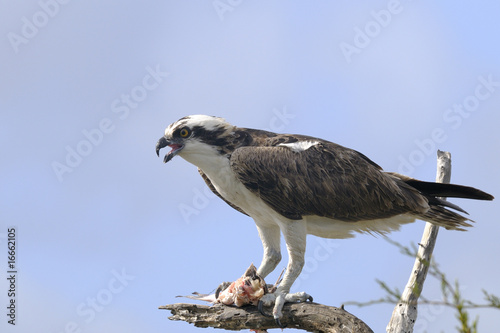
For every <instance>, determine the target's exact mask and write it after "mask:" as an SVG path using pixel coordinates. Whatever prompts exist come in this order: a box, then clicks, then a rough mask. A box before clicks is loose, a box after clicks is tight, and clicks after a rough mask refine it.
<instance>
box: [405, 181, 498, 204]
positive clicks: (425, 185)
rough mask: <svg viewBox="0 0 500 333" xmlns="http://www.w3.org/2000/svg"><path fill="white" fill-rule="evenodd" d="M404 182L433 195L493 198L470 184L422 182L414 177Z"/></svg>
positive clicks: (477, 198)
mask: <svg viewBox="0 0 500 333" xmlns="http://www.w3.org/2000/svg"><path fill="white" fill-rule="evenodd" d="M405 183H407V184H408V185H410V186H412V187H414V188H416V189H417V190H419V191H420V192H422V193H425V194H427V195H431V196H434V197H449V198H464V199H476V200H493V199H494V197H493V196H492V195H491V194H488V193H486V192H483V191H481V190H478V189H477V188H474V187H470V186H463V185H455V184H443V183H433V182H424V181H421V180H416V179H412V180H406V181H405Z"/></svg>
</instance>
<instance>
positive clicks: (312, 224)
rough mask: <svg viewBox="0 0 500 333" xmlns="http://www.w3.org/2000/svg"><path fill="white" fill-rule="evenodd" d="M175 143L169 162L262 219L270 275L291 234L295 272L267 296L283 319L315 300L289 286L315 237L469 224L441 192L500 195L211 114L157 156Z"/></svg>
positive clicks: (193, 120)
mask: <svg viewBox="0 0 500 333" xmlns="http://www.w3.org/2000/svg"><path fill="white" fill-rule="evenodd" d="M167 146H168V147H170V148H171V150H170V151H169V152H168V153H167V154H166V155H165V158H164V162H165V163H167V162H169V161H170V160H171V159H172V158H173V157H174V156H177V155H179V156H181V157H182V158H184V159H185V160H186V161H188V162H190V163H192V164H194V165H196V166H197V167H198V171H199V172H200V174H201V176H202V177H203V179H204V180H205V182H206V184H207V185H208V187H210V189H211V190H212V191H213V192H214V193H215V194H216V195H217V196H219V197H220V198H221V199H222V200H224V201H225V202H226V203H228V204H229V205H230V206H231V207H233V208H234V209H236V210H238V211H239V212H241V213H243V214H246V215H249V216H250V217H252V218H253V219H254V221H255V224H256V226H257V230H258V232H259V236H260V238H261V240H262V245H263V247H264V255H263V259H262V263H261V264H260V266H259V268H258V270H257V273H258V274H259V275H260V276H262V277H263V278H265V277H266V276H267V275H268V274H269V273H271V272H272V271H273V270H274V269H275V268H276V266H277V265H278V263H279V262H280V260H281V253H280V238H281V235H280V234H281V233H282V234H283V236H284V239H285V242H286V247H287V251H288V255H289V262H288V266H287V270H286V273H285V275H284V277H283V280H282V282H281V284H280V286H279V287H278V289H277V290H276V291H275V292H274V293H271V294H266V295H265V296H264V297H263V299H262V301H263V303H264V304H265V305H270V304H272V303H273V302H274V308H273V315H274V318H275V319H276V320H277V322H278V323H279V318H280V317H281V316H282V312H281V309H282V307H283V305H284V303H285V302H289V301H306V300H308V299H309V300H312V298H311V297H310V296H309V295H308V294H306V293H295V294H290V293H289V291H290V287H291V286H292V284H293V283H294V281H295V280H296V279H297V277H298V276H299V274H300V272H301V270H302V267H303V266H304V254H305V249H306V236H307V234H312V235H316V236H319V237H325V238H349V237H353V236H354V234H355V233H375V234H385V233H387V232H390V231H393V230H397V229H399V227H400V225H401V224H405V223H409V222H413V221H415V219H420V220H425V221H428V222H430V223H433V224H435V225H438V226H441V227H444V228H446V229H454V230H464V229H463V228H464V227H468V226H470V224H469V223H468V222H471V220H469V219H468V218H466V217H464V216H462V215H460V214H458V213H456V212H454V211H452V210H450V208H451V209H453V210H456V211H459V212H462V213H465V211H464V210H463V209H461V208H460V207H458V206H456V205H454V204H452V203H450V202H448V201H446V200H443V199H440V198H439V197H458V198H469V199H479V200H493V196H491V195H490V194H488V193H485V192H483V191H480V190H478V189H475V188H472V187H467V186H461V185H453V184H441V183H433V182H424V181H419V180H416V179H413V178H410V177H407V176H403V175H400V174H397V173H392V172H384V171H382V168H381V167H380V166H378V165H377V164H376V163H374V162H373V161H371V160H370V159H369V158H368V157H366V156H365V155H363V154H361V153H359V152H357V151H355V150H352V149H349V148H346V147H343V146H340V145H338V144H335V143H332V142H329V141H326V140H322V139H319V138H314V137H310V136H305V135H291V134H277V133H272V132H268V131H262V130H256V129H249V128H240V127H236V126H233V125H231V124H229V123H227V122H226V121H225V120H224V119H222V118H218V117H212V116H205V115H192V116H187V117H184V118H181V119H179V120H178V121H176V122H174V123H173V124H171V125H169V126H168V127H167V128H166V130H165V135H164V136H163V137H162V138H160V140H159V141H158V143H157V145H156V153H157V155H159V152H160V149H162V148H164V147H167ZM261 304H262V303H261ZM261 304H260V305H261Z"/></svg>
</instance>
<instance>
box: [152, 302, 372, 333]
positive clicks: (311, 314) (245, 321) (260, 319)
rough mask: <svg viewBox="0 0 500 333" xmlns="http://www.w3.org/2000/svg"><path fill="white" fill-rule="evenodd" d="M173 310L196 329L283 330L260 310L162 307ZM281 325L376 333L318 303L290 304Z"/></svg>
mask: <svg viewBox="0 0 500 333" xmlns="http://www.w3.org/2000/svg"><path fill="white" fill-rule="evenodd" d="M159 309H163V310H170V311H171V313H172V316H171V317H169V319H171V320H183V321H186V322H188V323H192V324H194V326H196V327H214V328H222V329H226V330H233V331H239V330H248V329H254V330H264V329H270V328H279V327H278V326H277V325H276V322H275V321H274V319H273V318H272V317H266V316H263V315H262V314H260V312H259V311H258V309H257V307H255V306H245V307H241V308H238V307H233V306H227V305H222V304H216V305H213V306H207V305H197V304H186V303H176V304H170V305H165V306H160V307H159ZM281 322H282V323H283V324H284V325H286V327H287V328H296V329H302V330H305V331H308V332H317V333H351V332H357V333H372V332H373V331H372V330H371V329H370V328H369V327H368V326H367V325H366V324H365V323H364V322H363V321H361V320H360V319H358V318H357V317H355V316H354V315H352V314H350V313H349V312H347V311H345V310H344V309H341V308H336V307H331V306H326V305H321V304H317V303H310V302H307V303H287V304H285V307H284V309H283V319H282V320H281Z"/></svg>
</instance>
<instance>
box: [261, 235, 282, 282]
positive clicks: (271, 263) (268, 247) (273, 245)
mask: <svg viewBox="0 0 500 333" xmlns="http://www.w3.org/2000/svg"><path fill="white" fill-rule="evenodd" d="M257 230H258V231H259V236H260V239H261V240H262V246H263V247H264V255H263V257H262V262H261V264H260V266H259V269H258V270H257V274H259V275H260V276H262V277H263V278H265V277H266V276H267V275H269V273H271V272H272V271H273V270H274V269H275V268H276V266H277V265H278V264H279V262H280V261H281V251H280V237H281V234H280V228H279V227H278V226H277V225H271V226H262V225H257Z"/></svg>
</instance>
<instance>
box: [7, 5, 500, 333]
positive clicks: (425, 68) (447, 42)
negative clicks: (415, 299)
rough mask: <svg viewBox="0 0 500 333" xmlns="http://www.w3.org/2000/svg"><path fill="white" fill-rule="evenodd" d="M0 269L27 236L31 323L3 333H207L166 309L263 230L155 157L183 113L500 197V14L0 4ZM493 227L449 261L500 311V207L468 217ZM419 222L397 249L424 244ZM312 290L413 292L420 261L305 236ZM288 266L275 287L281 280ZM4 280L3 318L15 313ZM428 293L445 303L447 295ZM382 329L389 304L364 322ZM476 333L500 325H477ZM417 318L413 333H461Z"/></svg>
mask: <svg viewBox="0 0 500 333" xmlns="http://www.w3.org/2000/svg"><path fill="white" fill-rule="evenodd" d="M0 6H1V10H0V17H1V20H0V22H2V23H1V24H0V36H2V37H1V39H0V51H1V52H0V54H1V57H2V61H0V71H1V74H2V75H1V79H0V110H1V121H0V138H1V141H0V143H1V151H2V157H1V161H2V163H0V172H1V175H2V176H1V177H0V196H1V200H0V243H1V244H0V258H3V259H1V260H0V267H1V274H2V275H1V276H4V274H6V272H7V268H6V267H7V259H6V257H7V249H6V237H7V236H6V235H7V229H8V228H9V227H11V226H14V227H15V228H16V230H17V245H18V248H17V266H18V284H17V291H18V297H17V299H16V301H17V304H18V307H17V318H16V324H17V325H16V327H15V328H14V327H12V326H11V325H9V324H7V322H6V316H5V314H4V313H2V315H1V318H3V319H2V320H1V321H0V328H1V330H2V332H4V331H5V332H15V331H23V332H27V331H39V332H54V333H60V332H73V331H74V332H78V331H81V332H109V331H120V332H165V331H167V332H174V331H175V332H201V330H200V329H197V328H194V327H193V326H191V325H188V324H186V323H184V322H171V321H169V320H168V319H167V316H168V313H167V312H165V311H160V310H157V307H158V306H160V305H164V304H170V303H174V302H178V301H179V299H176V298H175V296H176V295H185V294H189V293H191V292H193V291H199V292H210V291H212V290H213V289H214V288H215V287H216V286H217V285H218V284H219V283H220V282H222V281H228V280H234V279H236V278H238V277H239V276H240V275H241V274H242V273H243V272H244V270H245V269H246V268H247V267H248V266H249V264H250V263H252V262H254V263H255V264H256V265H257V264H259V263H260V259H261V256H262V247H261V243H260V240H259V238H258V235H257V231H256V228H255V226H254V223H253V221H252V220H251V219H249V218H248V217H246V216H244V215H242V214H239V213H238V212H236V211H234V210H232V209H231V208H230V207H228V206H227V205H226V204H225V203H224V202H222V201H221V200H219V199H217V198H214V197H213V196H212V195H210V194H209V193H208V192H207V191H206V190H205V185H204V183H203V181H202V179H201V178H200V177H199V175H198V173H197V172H196V168H195V167H193V166H192V165H189V164H188V163H187V162H185V161H183V160H182V159H181V158H175V159H174V160H173V161H172V162H170V163H169V164H167V165H164V164H163V163H162V159H159V158H157V157H156V155H155V152H154V147H155V144H156V141H157V140H158V138H160V137H161V136H162V135H163V131H164V129H165V127H166V126H167V125H168V124H170V123H171V122H173V121H175V120H177V119H179V118H180V117H182V116H185V115H189V114H209V115H217V116H221V117H224V118H226V119H227V120H228V121H229V122H230V123H232V124H235V125H238V126H242V127H253V128H266V129H270V130H274V131H278V132H287V133H301V134H307V135H312V136H317V137H321V138H324V139H327V140H330V141H333V142H336V143H339V144H342V145H345V146H348V147H351V148H354V149H356V150H359V151H361V152H363V153H364V154H365V155H367V156H368V157H370V158H371V159H373V160H374V161H375V162H376V163H378V164H380V165H381V166H382V167H383V168H384V169H385V170H388V171H399V172H404V173H406V174H408V175H410V176H412V177H416V178H420V179H423V180H433V179H434V178H435V172H436V171H435V169H436V166H435V164H436V153H435V151H436V149H441V150H447V151H450V152H451V153H452V158H453V174H452V182H454V183H460V184H466V185H472V186H476V187H478V188H481V189H483V190H485V191H487V192H490V193H492V194H493V195H496V196H497V197H498V193H500V180H499V178H498V177H497V176H496V174H497V170H498V166H499V162H500V158H499V157H498V154H497V152H498V149H499V148H500V134H499V131H498V129H497V127H498V124H499V123H500V122H499V121H500V115H499V113H498V109H499V106H500V46H499V45H498V41H497V39H498V33H499V32H500V23H499V22H498V12H499V10H500V4H499V3H498V2H495V1H480V2H474V3H466V2H461V3H457V2H452V1H440V2H439V3H435V2H430V1H403V0H401V1H365V2H363V4H356V5H355V4H354V3H353V2H352V1H336V2H333V1H332V2H326V1H322V2H315V3H311V2H307V3H306V2H299V1H294V2H290V1H274V2H265V1H252V2H250V1H228V0H220V1H204V2H199V1H162V2H160V1H142V2H140V3H139V2H137V1H107V2H104V3H103V2H98V1H87V2H85V3H83V2H77V1H67V0H65V1H62V0H58V1H57V0H40V1H31V0H30V1H22V2H11V1H1V2H0ZM453 202H454V203H457V204H459V205H460V206H462V207H463V208H464V209H466V210H467V211H468V212H469V213H470V214H471V218H473V219H474V220H475V221H476V222H477V223H476V224H475V226H474V227H473V228H471V229H470V230H469V231H467V232H453V231H446V230H441V231H440V234H439V239H438V243H437V246H436V249H435V258H436V259H437V261H438V262H439V263H440V267H441V269H442V270H443V271H445V272H446V273H447V274H448V276H449V278H450V279H451V280H454V279H459V280H460V282H461V284H462V285H463V293H464V295H465V296H466V297H468V298H470V299H472V300H476V301H478V302H480V301H481V300H482V292H481V289H486V290H488V291H489V292H492V293H495V294H497V295H498V294H500V289H499V287H498V278H497V276H498V274H499V273H500V269H499V266H498V259H497V256H498V254H499V253H500V244H499V242H498V240H497V238H498V237H497V235H498V234H499V232H500V225H499V224H498V223H497V222H498V221H496V220H497V217H496V213H495V212H496V211H498V209H499V206H498V202H497V201H494V202H473V201H466V200H459V199H457V200H453ZM423 228H424V223H423V222H420V221H419V222H417V223H414V224H411V225H407V226H404V227H403V228H402V230H401V231H400V232H397V233H393V234H392V235H391V237H392V238H393V239H395V240H397V241H398V242H401V243H403V244H409V243H410V242H418V241H419V240H420V237H421V234H422V230H423ZM306 260H307V263H306V267H305V269H304V272H303V274H302V276H301V277H300V278H299V280H298V281H297V283H296V285H295V287H294V288H295V290H296V291H302V290H303V291H307V292H309V293H310V294H311V295H313V296H314V298H315V300H316V301H318V302H320V303H323V304H327V305H332V306H339V305H340V304H342V303H344V302H346V301H366V300H370V299H376V298H380V297H381V296H383V294H384V293H383V291H382V290H380V288H379V287H378V286H377V284H376V282H375V279H380V280H383V281H386V282H387V283H388V284H389V285H392V286H397V287H399V288H400V289H402V288H403V287H404V285H405V284H406V282H407V279H408V276H409V273H410V270H411V267H412V265H413V260H412V259H411V258H407V257H404V256H403V255H401V254H400V253H399V252H398V250H397V249H396V248H394V247H393V246H392V245H390V244H388V243H386V242H385V241H384V240H383V239H380V238H375V237H372V236H369V235H360V236H358V237H356V238H355V239H349V240H321V239H318V238H315V237H310V238H308V251H307V253H306ZM286 261H287V258H286V256H285V258H284V260H283V262H282V263H281V264H280V265H279V266H278V267H279V269H277V271H276V272H274V273H273V274H272V275H270V277H269V282H274V280H275V279H276V277H277V275H278V274H279V272H278V271H280V270H281V268H283V267H284V266H285V265H286ZM7 290H8V285H7V281H6V279H4V278H2V279H1V280H0V295H1V296H0V303H1V304H2V308H3V309H4V310H3V312H6V310H5V306H6V304H7V302H8V301H9V299H8V297H7V295H6V293H7ZM424 294H425V295H426V297H427V298H429V299H433V300H437V299H439V297H440V293H439V283H437V282H436V281H435V280H432V279H430V278H429V279H428V281H427V283H426V286H425V289H424ZM347 310H348V311H350V312H352V313H354V314H355V315H357V316H358V317H359V318H361V319H362V320H364V321H365V322H366V323H367V324H368V325H370V326H371V327H372V328H373V329H374V330H375V331H377V332H380V331H383V330H384V329H385V326H386V324H387V322H388V321H389V318H390V315H391V313H392V306H390V305H377V306H372V307H368V308H357V307H354V306H352V307H348V308H347ZM472 314H473V315H476V314H477V315H479V316H480V320H479V329H480V331H491V330H492V329H493V328H494V327H495V328H496V327H498V325H499V319H498V312H495V311H492V310H481V311H473V312H472ZM453 315H454V314H453V312H451V311H450V310H448V309H444V308H441V307H433V308H432V307H425V306H422V307H420V317H419V319H418V321H417V324H416V329H415V331H416V332H424V331H425V330H427V331H429V332H437V331H441V330H442V331H450V330H451V329H453V327H454V326H455V323H454V320H455V319H454V317H453ZM207 331H210V329H209V330H207Z"/></svg>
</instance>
